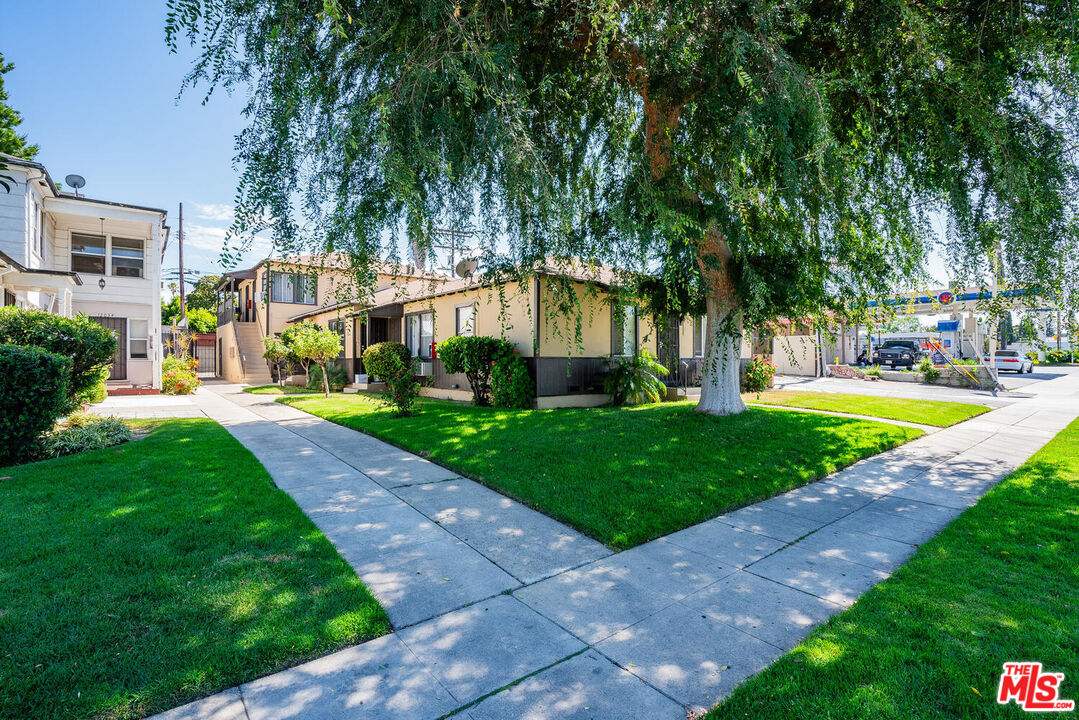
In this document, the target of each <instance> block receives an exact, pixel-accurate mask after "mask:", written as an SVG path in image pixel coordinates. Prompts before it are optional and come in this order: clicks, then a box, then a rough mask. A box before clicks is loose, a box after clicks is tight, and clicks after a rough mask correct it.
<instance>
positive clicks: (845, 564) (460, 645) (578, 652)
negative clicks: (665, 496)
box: [161, 376, 1079, 720]
mask: <svg viewBox="0 0 1079 720" xmlns="http://www.w3.org/2000/svg"><path fill="white" fill-rule="evenodd" d="M1039 390H1041V392H1039V393H1037V394H1036V395H1035V397H1032V398H1030V399H1026V400H1021V401H1018V402H1015V403H1013V404H1010V405H1008V406H1006V407H1003V408H1000V409H998V410H994V411H992V412H990V413H987V414H985V415H982V416H980V417H979V418H976V419H974V420H971V421H968V422H965V423H963V424H961V425H958V426H956V427H953V428H949V429H945V430H941V431H939V432H937V433H935V434H933V435H932V436H925V437H922V438H919V439H918V440H915V441H913V442H911V443H908V444H907V445H904V446H902V447H899V448H896V449H895V450H892V451H889V452H886V453H883V454H881V455H878V456H876V457H874V458H870V459H868V460H865V461H862V462H860V463H858V464H856V465H854V466H851V467H850V468H847V469H846V470H844V471H842V472H840V473H837V474H835V475H832V476H830V477H828V478H826V479H825V480H822V481H820V482H816V483H812V484H810V485H807V486H803V487H801V488H798V489H796V490H793V491H791V492H788V493H784V494H782V495H780V496H777V497H775V498H772V499H770V500H766V501H764V502H761V503H757V504H756V505H752V506H749V507H746V508H742V509H741V510H737V511H735V512H732V513H729V514H727V515H723V516H720V517H718V518H715V519H713V520H709V521H707V522H705V523H702V524H700V525H697V526H694V527H691V528H687V529H685V530H682V531H680V532H677V533H674V534H672V535H669V536H667V537H665V538H660V539H658V540H655V541H652V542H649V543H646V544H644V545H640V546H638V547H636V548H633V549H631V550H628V551H625V552H622V553H618V554H616V555H611V554H610V553H609V551H608V550H607V549H606V548H605V547H603V546H601V545H599V544H597V543H595V542H593V541H591V540H589V539H587V538H584V537H583V536H581V535H580V534H578V533H576V532H575V531H573V530H571V529H569V528H566V527H564V526H562V525H560V524H559V523H557V522H555V521H554V520H551V519H550V518H547V517H546V516H543V515H540V514H539V513H536V512H534V511H532V510H529V509H528V508H525V507H523V506H521V505H520V504H518V503H515V502H513V501H512V500H509V499H507V498H505V497H503V496H501V495H499V494H498V493H494V492H493V491H491V490H488V489H487V488H484V487H483V486H480V485H478V484H477V483H474V482H471V481H468V480H465V479H463V478H458V477H454V476H453V475H452V473H449V472H448V471H446V470H445V469H443V468H441V467H439V466H437V465H434V464H432V463H429V462H427V461H425V460H423V459H422V458H419V457H417V456H414V455H411V454H409V453H405V452H403V451H401V450H398V449H396V448H393V447H391V446H389V445H386V444H385V443H381V442H380V441H377V440H375V439H373V438H370V437H368V436H366V435H363V434H361V433H357V432H354V431H352V430H348V429H346V428H342V427H340V426H337V425H333V424H332V423H329V422H326V421H323V420H320V419H318V418H313V417H312V416H310V415H307V414H305V413H302V412H300V411H297V410H295V409H293V408H289V407H287V406H284V405H280V404H277V403H273V402H272V401H271V400H272V398H268V397H266V396H254V395H247V394H243V393H240V392H238V388H237V387H236V386H224V385H214V386H209V387H207V388H204V389H203V390H202V391H200V393H199V394H198V395H197V404H198V406H199V407H200V409H202V410H203V411H204V412H205V413H206V414H207V415H208V416H210V417H212V418H214V419H216V420H218V421H219V422H221V423H222V424H223V425H224V426H225V427H227V428H228V429H229V431H230V432H231V433H232V434H233V435H234V436H236V437H237V438H238V439H239V440H240V441H241V442H243V443H244V444H245V445H246V446H247V447H248V448H250V449H251V450H252V452H254V453H255V455H256V457H258V459H259V460H260V461H261V462H262V463H263V464H264V465H265V466H266V468H267V470H268V471H269V473H270V475H271V476H272V477H273V478H274V481H275V482H276V483H277V484H278V485H279V486H280V487H281V488H282V489H284V490H285V491H286V492H289V493H290V494H291V495H292V496H293V497H294V498H295V499H296V501H297V502H298V503H299V504H300V506H301V507H303V509H304V510H305V512H307V513H308V514H309V515H310V516H311V517H312V518H313V520H314V521H315V522H316V523H317V524H318V525H319V526H320V527H321V528H322V529H323V531H324V532H326V534H327V536H328V537H329V538H330V540H331V541H332V542H333V543H334V544H335V545H336V546H337V547H338V549H339V550H340V551H341V553H342V555H343V556H344V557H345V558H346V559H347V560H348V561H349V562H350V563H352V565H353V566H354V567H355V568H356V570H357V572H358V573H359V574H360V576H361V577H362V578H363V580H364V582H365V583H367V585H368V586H369V587H370V588H371V589H372V591H373V592H374V593H375V594H376V596H378V598H379V600H380V601H381V602H382V603H383V605H384V607H386V609H387V612H388V613H389V615H390V618H391V621H392V622H393V623H394V626H395V627H397V628H398V630H397V632H395V633H393V634H391V635H388V636H386V637H383V638H379V639H377V640H374V641H371V642H368V643H364V644H362V645H359V646H355V647H351V648H347V649H345V650H341V651H339V652H336V653H332V654H330V655H327V656H325V657H322V658H319V659H317V660H314V661H312V662H309V663H306V664H304V665H300V666H298V667H295V668H292V669H289V670H286V671H284V672H281V673H277V674H275V675H271V676H268V677H264V678H261V679H259V680H256V681H254V682H251V683H248V684H246V685H243V686H241V687H239V688H233V689H232V690H229V691H226V692H224V693H221V694H219V695H216V696H214V697H211V698H207V699H205V700H201V701H198V702H195V703H192V704H190V705H187V706H184V707H181V708H177V709H176V710H173V711H170V712H168V713H165V714H164V715H163V716H161V717H166V718H169V720H177V719H178V718H200V719H204V718H213V719H214V720H241V719H244V720H263V719H267V720H268V719H270V718H275V719H278V718H343V717H349V718H351V717H363V718H383V717H385V718H391V717H392V718H413V717H414V718H438V717H441V716H443V715H445V714H447V713H456V715H455V716H456V717H464V718H474V719H475V720H480V718H484V719H486V718H518V717H522V718H523V717H527V718H567V717H572V718H639V717H649V718H664V717H669V718H672V720H674V719H676V718H678V719H682V718H685V716H686V711H687V710H690V711H693V712H700V711H703V710H705V709H707V708H708V707H710V706H712V705H714V704H715V703H716V702H718V701H719V700H721V699H722V698H723V697H725V696H726V695H727V694H729V693H730V691H731V690H732V689H733V688H734V687H735V686H736V685H737V684H738V683H739V682H741V681H742V680H744V679H745V678H746V677H748V676H750V675H752V674H754V673H756V672H758V671H759V670H761V669H763V668H764V667H766V666H767V665H769V664H770V663H771V662H772V661H773V660H775V659H776V658H777V657H779V656H780V655H781V654H782V653H783V652H785V651H786V650H788V649H789V648H791V647H793V646H794V645H796V644H797V643H798V642H799V641H800V640H801V639H802V638H803V637H805V635H806V634H808V632H809V631H810V630H811V629H812V628H813V627H814V626H815V625H816V624H818V623H820V622H822V621H824V620H826V619H827V618H828V617H830V616H831V615H832V614H833V613H836V612H839V611H841V610H842V609H844V608H845V607H848V606H850V605H851V604H853V603H854V601H855V600H856V599H857V598H858V597H859V596H860V595H861V594H862V593H864V592H865V591H866V590H868V589H869V588H871V587H872V586H873V585H875V584H876V583H878V582H880V581H881V580H882V579H884V578H886V577H888V575H889V574H890V573H891V572H892V571H894V570H895V568H897V567H898V566H899V565H900V564H902V563H903V562H904V561H905V560H906V559H907V558H908V557H909V556H910V554H911V553H913V552H914V550H915V549H916V546H917V545H918V544H920V543H922V542H924V541H925V540H927V539H929V538H931V537H932V536H933V535H935V534H936V533H937V532H939V531H940V529H941V528H943V527H944V526H945V525H946V524H947V523H949V522H950V521H951V520H952V519H953V518H954V517H955V516H956V515H958V514H959V513H961V512H962V511H963V510H964V509H965V508H967V507H969V506H970V505H972V504H973V503H975V502H977V500H978V498H980V497H981V495H982V494H984V493H985V492H986V491H987V490H988V489H989V488H990V487H992V486H993V485H994V484H995V483H996V482H998V481H999V480H1000V479H1001V478H1002V477H1003V476H1004V475H1006V474H1007V473H1008V472H1010V471H1011V470H1013V469H1014V468H1015V467H1017V466H1018V465H1020V464H1021V463H1022V462H1024V461H1025V460H1026V459H1027V458H1028V457H1029V456H1030V455H1032V454H1033V453H1034V452H1036V451H1037V450H1038V449H1039V448H1041V446H1042V445H1044V444H1045V443H1046V442H1047V441H1048V440H1049V439H1051V438H1052V437H1053V436H1054V435H1055V434H1056V433H1057V432H1059V430H1061V429H1062V428H1063V427H1065V426H1066V425H1067V424H1068V423H1069V422H1070V421H1071V420H1072V419H1074V418H1075V417H1076V414H1077V413H1079V376H1073V377H1065V378H1060V379H1058V380H1055V381H1052V382H1047V383H1043V384H1042V386H1041V387H1040V388H1039Z"/></svg>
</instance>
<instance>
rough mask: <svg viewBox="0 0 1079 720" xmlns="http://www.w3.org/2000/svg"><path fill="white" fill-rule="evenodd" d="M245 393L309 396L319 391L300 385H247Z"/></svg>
mask: <svg viewBox="0 0 1079 720" xmlns="http://www.w3.org/2000/svg"><path fill="white" fill-rule="evenodd" d="M244 392H245V393H251V394H252V395H310V394H311V393H315V392H322V391H321V390H309V389H307V387H304V386H301V385H285V386H281V385H249V386H248V387H245V388H244Z"/></svg>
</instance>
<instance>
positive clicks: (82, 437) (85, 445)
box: [42, 413, 131, 458]
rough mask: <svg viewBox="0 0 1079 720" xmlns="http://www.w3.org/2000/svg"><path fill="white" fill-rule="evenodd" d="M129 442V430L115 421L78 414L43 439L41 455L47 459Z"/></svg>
mask: <svg viewBox="0 0 1079 720" xmlns="http://www.w3.org/2000/svg"><path fill="white" fill-rule="evenodd" d="M130 439H131V430H130V429H129V428H128V427H127V425H125V424H124V423H123V421H121V420H118V419H116V418H105V417H99V416H97V415H87V414H83V413H79V414H77V415H73V416H71V417H70V418H68V419H67V420H66V421H65V422H64V423H63V424H62V425H61V426H60V427H58V428H56V429H55V430H53V431H52V432H51V433H49V434H48V435H46V436H45V438H44V441H43V442H42V446H43V450H44V453H43V454H44V455H45V456H46V457H50V458H56V457H61V456H64V455H74V454H75V453H80V452H85V451H87V450H100V449H102V448H107V447H112V446H113V445H119V444H120V443H124V442H127V441H128V440H130Z"/></svg>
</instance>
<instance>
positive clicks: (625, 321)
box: [611, 304, 641, 357]
mask: <svg viewBox="0 0 1079 720" xmlns="http://www.w3.org/2000/svg"><path fill="white" fill-rule="evenodd" d="M631 313H632V315H633V317H632V319H631V318H630V314H631ZM619 316H621V317H619ZM616 320H621V323H620V325H621V333H622V346H621V347H615V327H616V325H615V321H616ZM631 322H632V323H633V328H632V330H633V332H632V338H630V337H629V335H628V334H627V333H626V326H627V325H629V324H630V323H631ZM640 325H641V317H640V311H639V310H638V308H637V306H636V305H632V304H626V305H612V306H611V356H612V357H632V356H634V355H636V354H637V353H638V352H639V351H640V348H641V337H640ZM631 343H632V345H631Z"/></svg>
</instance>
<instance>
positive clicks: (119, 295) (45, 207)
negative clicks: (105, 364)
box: [0, 153, 168, 389]
mask: <svg viewBox="0 0 1079 720" xmlns="http://www.w3.org/2000/svg"><path fill="white" fill-rule="evenodd" d="M0 164H3V165H5V166H6V168H5V169H2V170H0V175H6V176H7V178H9V179H8V180H7V181H6V182H7V184H8V185H10V189H9V190H8V191H6V192H5V190H4V188H3V187H2V186H0V288H2V289H3V304H4V305H18V306H21V307H27V308H40V309H43V310H46V311H48V312H51V313H57V314H60V315H68V316H70V315H73V314H75V313H83V314H85V315H87V316H89V317H90V318H92V319H93V320H95V321H96V322H98V323H100V324H101V325H103V326H105V327H107V328H108V329H110V330H112V331H113V332H114V333H115V334H116V337H117V340H118V343H117V350H116V355H115V357H114V358H113V364H112V368H111V372H110V375H109V380H110V381H112V382H114V383H126V384H130V385H134V386H143V387H152V388H157V389H160V388H161V358H162V348H161V258H162V255H163V254H164V248H165V245H166V243H167V242H168V226H167V225H166V224H165V217H166V213H165V211H164V210H159V209H156V208H148V207H141V206H138V205H129V204H127V203H120V202H111V201H106V200H94V199H91V198H87V197H79V196H77V195H75V194H71V193H67V192H60V190H59V189H57V187H56V184H55V183H54V182H53V180H52V177H51V176H50V175H49V172H48V170H46V169H45V167H44V166H43V165H41V164H40V163H36V162H32V161H29V160H22V159H19V158H14V157H11V156H10V155H4V154H2V153H0ZM12 181H13V182H12Z"/></svg>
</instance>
